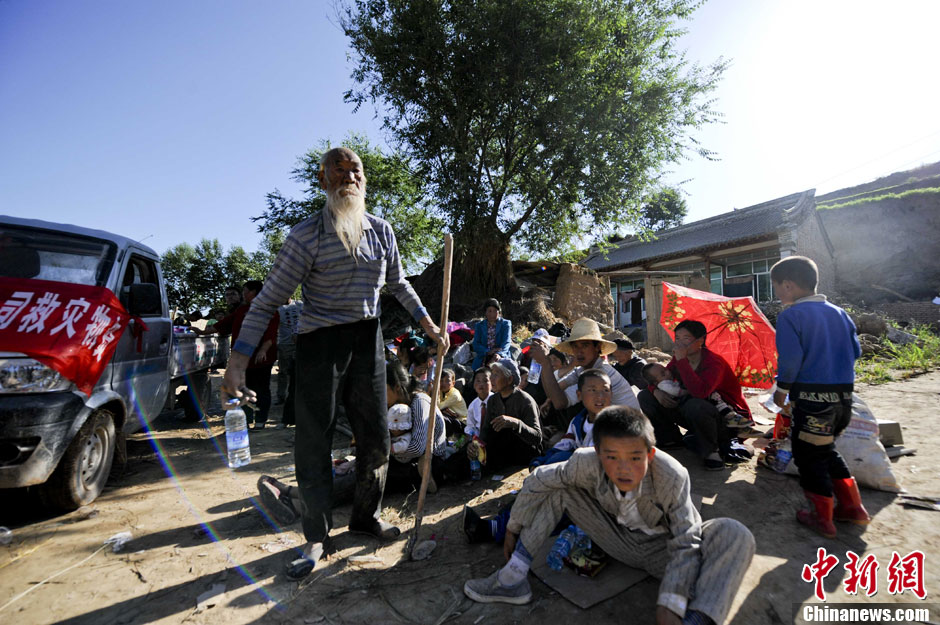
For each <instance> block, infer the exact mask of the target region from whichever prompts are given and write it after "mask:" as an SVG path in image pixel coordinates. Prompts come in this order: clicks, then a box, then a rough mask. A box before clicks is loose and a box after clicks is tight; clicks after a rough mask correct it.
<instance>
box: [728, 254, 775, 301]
mask: <svg viewBox="0 0 940 625" xmlns="http://www.w3.org/2000/svg"><path fill="white" fill-rule="evenodd" d="M778 260H780V252H779V251H778V250H774V249H769V250H758V251H756V252H751V253H749V254H741V255H739V256H732V257H731V258H728V259H727V260H726V262H727V263H728V265H727V268H726V272H727V277H729V278H736V277H741V276H756V277H757V293H755V296H756V299H757V301H758V302H769V301H770V300H772V299H773V287H772V285H771V284H770V268H771V267H772V266H773V264H774V263H775V262H777V261H778ZM726 295H727V293H726Z"/></svg>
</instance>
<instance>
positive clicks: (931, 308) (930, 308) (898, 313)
mask: <svg viewBox="0 0 940 625" xmlns="http://www.w3.org/2000/svg"><path fill="white" fill-rule="evenodd" d="M875 310H877V311H878V312H879V313H881V314H883V315H884V316H885V317H888V318H889V319H894V320H895V321H906V322H908V323H910V322H913V323H916V324H918V325H930V326H933V328H934V329H937V328H938V327H940V306H937V305H936V304H934V303H933V302H932V301H931V302H892V303H889V304H879V305H878V306H876V307H875Z"/></svg>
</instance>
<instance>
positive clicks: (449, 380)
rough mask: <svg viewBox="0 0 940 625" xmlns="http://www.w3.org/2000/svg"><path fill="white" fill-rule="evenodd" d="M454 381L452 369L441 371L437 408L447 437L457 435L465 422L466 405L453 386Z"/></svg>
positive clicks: (455, 377)
mask: <svg viewBox="0 0 940 625" xmlns="http://www.w3.org/2000/svg"><path fill="white" fill-rule="evenodd" d="M456 379H457V376H456V375H455V374H454V370H453V369H444V370H443V371H441V397H440V404H439V405H438V408H440V410H441V414H443V415H444V424H445V426H446V427H447V432H446V433H447V436H454V435H457V434H459V433H460V431H461V430H462V429H463V426H464V423H465V422H466V421H467V404H466V403H465V402H464V400H463V395H461V394H460V391H458V390H457V388H456V387H455V386H454V381H455V380H456Z"/></svg>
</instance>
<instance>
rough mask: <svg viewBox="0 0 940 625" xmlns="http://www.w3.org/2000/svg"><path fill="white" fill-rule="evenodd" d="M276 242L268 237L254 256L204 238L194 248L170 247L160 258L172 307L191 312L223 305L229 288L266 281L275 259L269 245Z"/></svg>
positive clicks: (215, 240)
mask: <svg viewBox="0 0 940 625" xmlns="http://www.w3.org/2000/svg"><path fill="white" fill-rule="evenodd" d="M275 240H276V239H274V238H272V239H271V241H270V242H269V241H268V238H266V240H265V243H263V244H262V249H261V250H259V251H258V252H255V253H254V254H248V253H247V252H245V250H244V249H243V248H242V247H240V246H237V245H236V246H233V247H232V248H231V249H230V250H229V251H228V252H227V253H226V252H223V251H222V246H221V245H220V244H219V241H218V239H212V240H209V239H203V240H202V241H200V242H199V243H198V244H197V245H196V246H195V247H193V246H192V245H190V244H189V243H181V244H179V245H177V246H175V247H172V248H170V249H169V250H167V251H166V252H165V253H164V254H163V256H162V257H161V264H162V266H163V278H164V281H165V282H166V289H167V298H168V299H169V301H170V307H171V308H173V307H179V309H180V310H181V311H184V312H192V311H194V310H197V309H198V310H206V309H208V308H213V307H217V306H219V307H221V306H223V305H224V304H225V299H224V294H225V289H226V288H227V287H228V286H230V285H237V286H241V285H242V284H244V283H245V282H246V281H247V280H263V279H264V277H265V276H266V275H267V273H268V271H269V270H270V269H271V262H272V260H273V256H272V255H271V253H270V250H269V248H268V247H267V246H269V245H271V244H273V242H274V241H275Z"/></svg>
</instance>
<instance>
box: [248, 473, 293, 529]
mask: <svg viewBox="0 0 940 625" xmlns="http://www.w3.org/2000/svg"><path fill="white" fill-rule="evenodd" d="M288 493H290V486H288V485H287V484H284V483H283V482H279V481H277V480H276V479H274V478H273V477H271V476H270V475H262V476H261V477H259V478H258V494H259V495H260V497H261V505H262V507H264V509H265V511H267V513H268V514H270V515H271V516H273V517H274V518H275V519H276V520H277V522H278V523H280V524H281V525H290V524H291V523H293V522H294V521H296V520H297V517H299V516H300V515H299V514H298V513H297V509H296V508H294V502H293V501H291V498H290V496H289V494H288Z"/></svg>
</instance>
